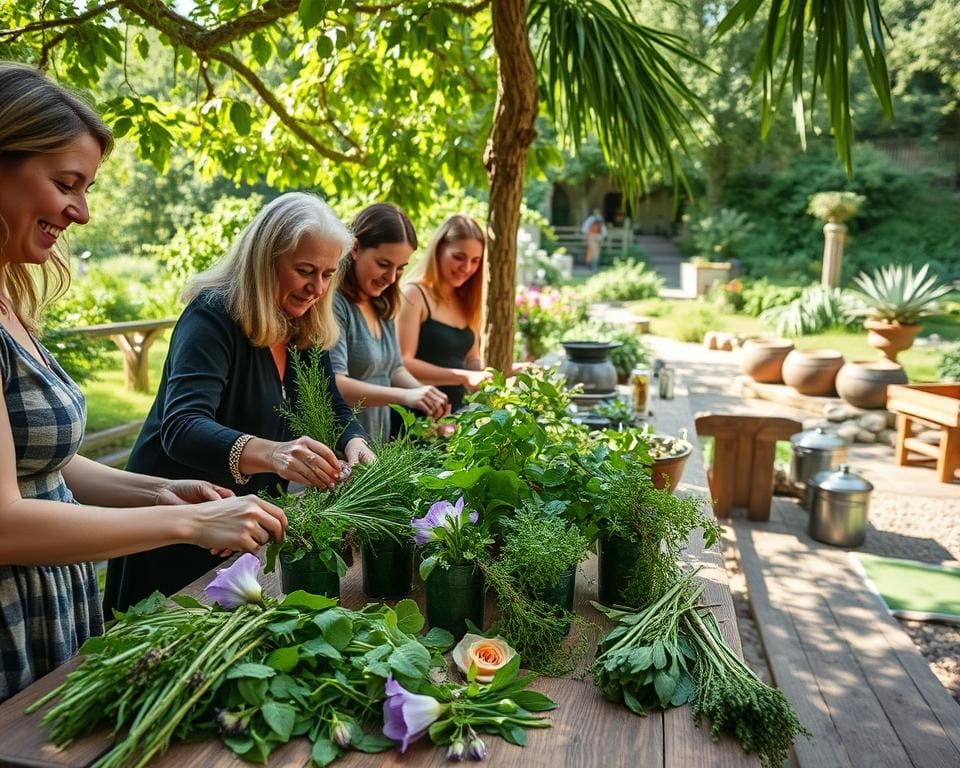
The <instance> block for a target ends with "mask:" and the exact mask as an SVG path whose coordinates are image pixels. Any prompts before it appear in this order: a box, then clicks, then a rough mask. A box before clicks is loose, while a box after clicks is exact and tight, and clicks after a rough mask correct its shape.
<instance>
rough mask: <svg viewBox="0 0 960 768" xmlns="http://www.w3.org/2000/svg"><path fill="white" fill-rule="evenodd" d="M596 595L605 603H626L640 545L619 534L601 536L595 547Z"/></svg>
mask: <svg viewBox="0 0 960 768" xmlns="http://www.w3.org/2000/svg"><path fill="white" fill-rule="evenodd" d="M597 553H598V554H597V571H598V578H597V596H598V597H599V599H600V602H601V603H604V604H606V605H613V604H615V603H616V604H618V605H624V604H626V597H625V593H626V590H627V587H628V586H630V579H631V578H633V574H634V571H635V566H636V562H637V558H639V557H640V547H639V545H637V544H635V543H634V542H632V541H628V540H627V539H624V538H621V537H620V536H601V537H600V540H599V543H598V547H597Z"/></svg>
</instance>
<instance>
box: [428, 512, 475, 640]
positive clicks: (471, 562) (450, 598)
mask: <svg viewBox="0 0 960 768" xmlns="http://www.w3.org/2000/svg"><path fill="white" fill-rule="evenodd" d="M478 519H479V515H478V513H476V512H469V511H467V510H466V509H464V499H463V497H462V496H461V497H460V498H459V499H458V500H457V502H456V503H455V504H451V503H450V502H449V501H438V502H436V503H435V504H433V505H432V506H431V507H430V509H429V510H428V511H427V514H426V515H424V516H423V517H420V518H415V519H413V520H412V521H411V524H412V525H413V529H414V531H415V532H416V533H415V535H414V540H415V541H416V543H417V544H419V545H420V546H421V547H422V548H423V555H424V557H423V560H422V561H421V563H420V577H421V578H422V579H423V581H424V583H425V585H426V609H427V621H429V622H430V626H431V627H440V628H441V629H445V630H447V631H448V632H451V633H452V634H453V635H454V637H456V638H460V637H463V635H464V633H465V632H467V631H468V630H469V629H470V626H469V624H468V623H467V622H470V624H473V625H474V626H476V627H482V626H483V603H484V595H485V591H486V590H485V585H484V578H483V571H482V570H481V569H480V567H479V565H478V562H479V561H482V560H484V559H486V556H487V552H486V548H487V546H488V545H489V544H491V543H492V542H491V540H490V539H489V538H487V537H486V536H485V534H484V532H483V530H482V529H481V527H480V526H478V525H477V521H478Z"/></svg>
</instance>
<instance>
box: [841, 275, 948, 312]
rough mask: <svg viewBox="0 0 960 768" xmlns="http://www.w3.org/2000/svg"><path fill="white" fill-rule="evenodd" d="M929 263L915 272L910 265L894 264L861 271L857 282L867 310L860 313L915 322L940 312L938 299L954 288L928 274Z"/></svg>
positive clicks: (855, 279) (856, 279)
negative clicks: (938, 310) (870, 270)
mask: <svg viewBox="0 0 960 768" xmlns="http://www.w3.org/2000/svg"><path fill="white" fill-rule="evenodd" d="M928 271H929V264H924V265H923V266H922V267H921V268H920V271H919V272H917V273H914V271H913V267H912V266H910V265H907V266H901V265H897V264H891V265H888V266H886V267H881V268H880V269H878V270H876V271H874V273H873V274H872V275H868V274H867V273H866V272H861V273H860V274H859V275H858V276H857V277H856V278H854V281H855V282H856V284H857V285H858V286H859V287H860V290H861V291H862V292H863V295H864V299H865V303H866V305H867V306H866V309H864V310H862V311H860V312H858V314H860V315H866V316H867V317H869V318H870V319H872V320H882V321H884V322H887V323H900V324H901V325H914V324H915V323H916V322H917V321H918V320H919V319H920V318H921V317H926V316H927V315H931V314H933V313H934V312H936V311H937V308H938V307H937V301H938V300H939V299H942V298H943V297H944V296H946V295H947V294H948V293H949V292H950V291H951V290H952V288H953V286H952V285H950V284H944V283H940V282H939V281H938V280H937V278H936V276H935V275H930V276H927V272H928Z"/></svg>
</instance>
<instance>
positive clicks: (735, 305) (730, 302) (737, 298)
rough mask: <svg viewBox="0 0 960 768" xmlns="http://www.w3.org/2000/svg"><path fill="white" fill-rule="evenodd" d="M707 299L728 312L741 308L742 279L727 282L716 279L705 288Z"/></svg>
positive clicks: (742, 297) (742, 298) (742, 302)
mask: <svg viewBox="0 0 960 768" xmlns="http://www.w3.org/2000/svg"><path fill="white" fill-rule="evenodd" d="M707 300H708V301H711V302H713V303H714V304H716V305H717V306H718V307H720V309H725V310H727V311H729V312H739V311H740V310H742V309H743V305H744V301H745V299H744V296H743V281H742V280H740V279H739V278H734V279H733V280H728V281H727V282H725V283H724V282H722V281H719V280H718V281H717V282H715V283H713V284H712V285H711V286H710V287H709V288H707Z"/></svg>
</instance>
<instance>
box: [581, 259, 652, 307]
mask: <svg viewBox="0 0 960 768" xmlns="http://www.w3.org/2000/svg"><path fill="white" fill-rule="evenodd" d="M661 288H663V278H661V277H660V276H659V275H658V274H657V273H656V272H654V271H653V270H652V269H649V268H648V267H647V265H646V264H643V263H642V262H638V261H634V260H622V259H616V260H614V262H613V266H611V267H609V268H608V269H605V270H603V271H602V272H598V273H597V274H596V275H594V276H593V277H591V278H590V279H589V280H587V282H586V284H585V285H584V287H583V297H584V298H585V299H586V300H587V301H635V300H637V299H649V298H652V297H654V296H659V295H660V289H661Z"/></svg>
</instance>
